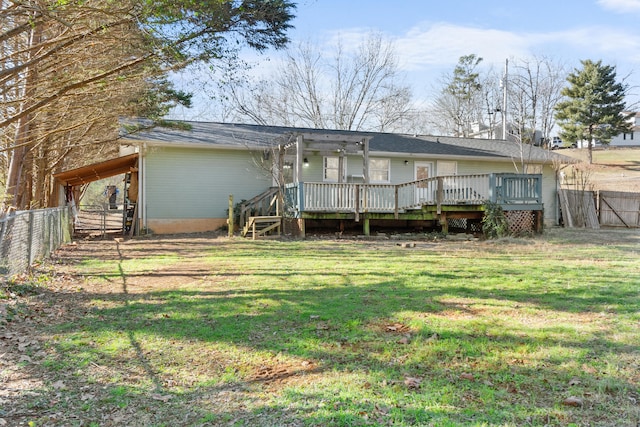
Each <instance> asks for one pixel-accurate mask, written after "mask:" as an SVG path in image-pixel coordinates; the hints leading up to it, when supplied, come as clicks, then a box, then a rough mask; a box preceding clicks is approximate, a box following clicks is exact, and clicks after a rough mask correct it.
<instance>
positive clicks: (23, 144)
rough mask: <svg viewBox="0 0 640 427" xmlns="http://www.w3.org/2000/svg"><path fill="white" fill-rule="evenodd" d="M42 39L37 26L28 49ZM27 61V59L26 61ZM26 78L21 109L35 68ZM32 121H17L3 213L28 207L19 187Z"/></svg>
mask: <svg viewBox="0 0 640 427" xmlns="http://www.w3.org/2000/svg"><path fill="white" fill-rule="evenodd" d="M41 38H42V28H41V26H40V25H37V26H36V27H34V28H33V29H32V30H31V33H30V35H29V47H30V48H31V47H33V46H36V45H38V44H39V43H40V39H41ZM29 52H30V53H29V57H31V56H32V55H33V49H29ZM26 60H27V61H28V60H29V58H27V59H26ZM26 73H27V77H26V79H25V87H24V90H23V93H24V99H25V101H24V102H23V103H22V106H21V109H24V108H25V105H24V104H25V103H26V102H27V101H28V100H29V99H31V96H32V94H33V92H34V89H35V85H36V81H37V72H36V70H35V67H29V68H28V69H27V70H26ZM31 119H32V115H31V114H27V115H25V116H23V117H21V118H20V119H19V120H18V126H17V129H16V136H15V139H14V144H13V146H14V149H13V150H12V152H11V160H10V162H9V168H8V171H7V183H6V191H5V194H6V199H5V203H4V206H3V211H6V210H7V208H10V207H14V208H16V209H20V208H21V207H22V206H23V205H25V203H26V205H27V206H28V205H29V203H30V201H31V200H26V198H27V197H25V196H26V194H21V190H23V189H22V188H21V187H22V186H23V179H24V176H23V175H24V162H25V158H26V155H27V152H28V151H29V147H28V144H29V142H30V141H29V140H30V137H31V135H30V132H29V125H30V121H31Z"/></svg>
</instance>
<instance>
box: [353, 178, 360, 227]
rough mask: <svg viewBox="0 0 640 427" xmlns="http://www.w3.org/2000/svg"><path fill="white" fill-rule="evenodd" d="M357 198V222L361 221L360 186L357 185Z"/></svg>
mask: <svg viewBox="0 0 640 427" xmlns="http://www.w3.org/2000/svg"><path fill="white" fill-rule="evenodd" d="M354 192H355V197H356V200H355V202H356V206H355V214H356V222H359V221H360V186H359V185H358V184H356V188H355V190H354Z"/></svg>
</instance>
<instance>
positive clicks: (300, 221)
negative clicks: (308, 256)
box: [298, 218, 306, 239]
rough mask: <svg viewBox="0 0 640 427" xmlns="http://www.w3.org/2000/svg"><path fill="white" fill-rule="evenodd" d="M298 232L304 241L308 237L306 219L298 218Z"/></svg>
mask: <svg viewBox="0 0 640 427" xmlns="http://www.w3.org/2000/svg"><path fill="white" fill-rule="evenodd" d="M298 230H300V237H301V238H302V239H304V238H305V236H306V230H305V223H304V218H298Z"/></svg>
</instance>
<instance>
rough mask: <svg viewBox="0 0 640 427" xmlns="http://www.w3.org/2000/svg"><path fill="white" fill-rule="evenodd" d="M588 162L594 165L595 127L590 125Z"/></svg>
mask: <svg viewBox="0 0 640 427" xmlns="http://www.w3.org/2000/svg"><path fill="white" fill-rule="evenodd" d="M587 160H588V161H589V164H592V163H593V125H589V141H588V143H587Z"/></svg>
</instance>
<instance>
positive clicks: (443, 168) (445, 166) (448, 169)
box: [438, 160, 458, 176]
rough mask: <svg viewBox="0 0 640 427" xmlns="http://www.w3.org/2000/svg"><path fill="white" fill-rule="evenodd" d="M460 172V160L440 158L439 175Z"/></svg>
mask: <svg viewBox="0 0 640 427" xmlns="http://www.w3.org/2000/svg"><path fill="white" fill-rule="evenodd" d="M457 174H458V162H451V161H445V160H438V176H453V175H457Z"/></svg>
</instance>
